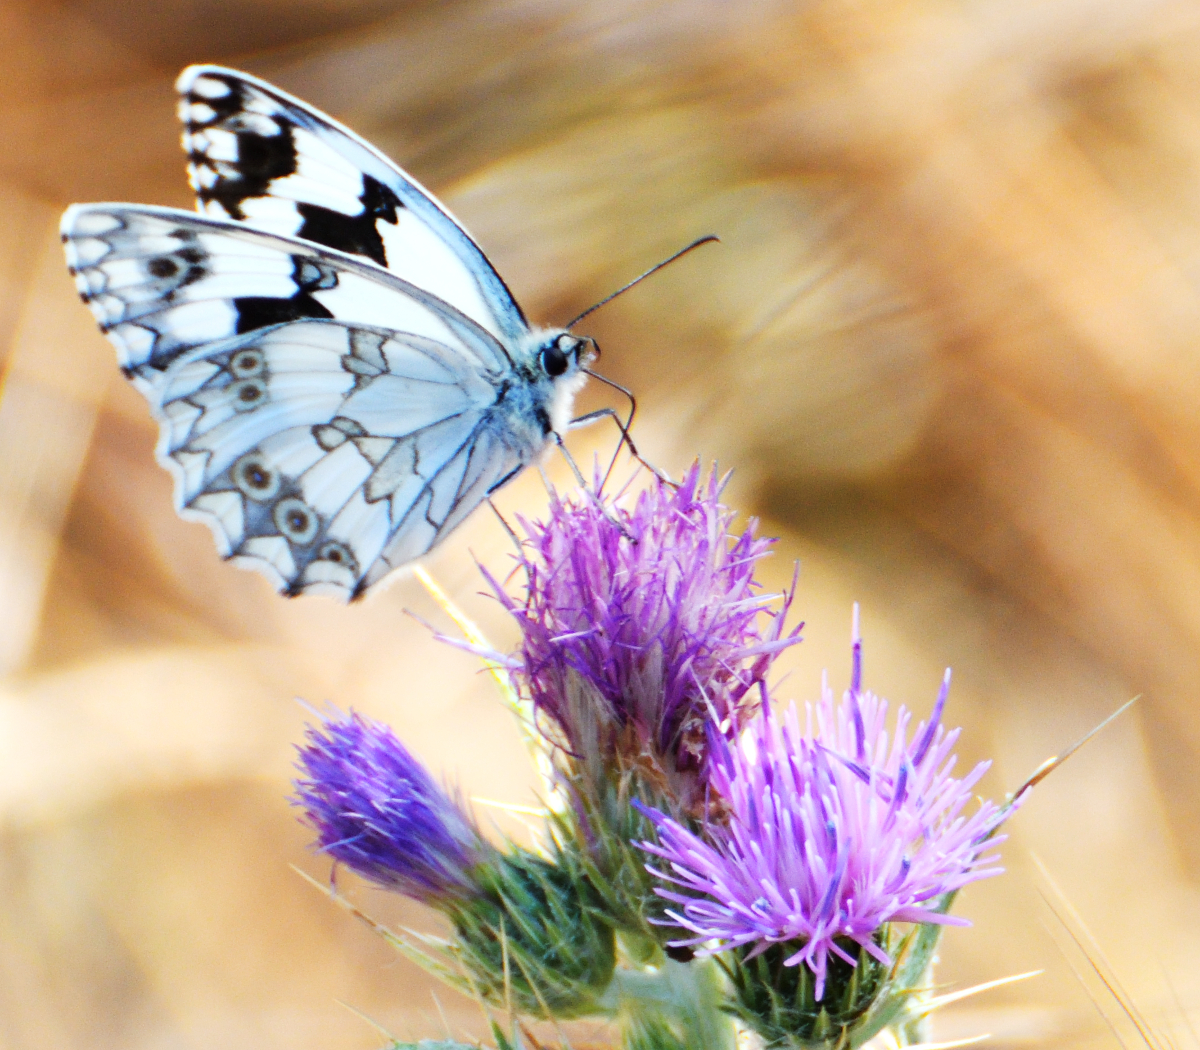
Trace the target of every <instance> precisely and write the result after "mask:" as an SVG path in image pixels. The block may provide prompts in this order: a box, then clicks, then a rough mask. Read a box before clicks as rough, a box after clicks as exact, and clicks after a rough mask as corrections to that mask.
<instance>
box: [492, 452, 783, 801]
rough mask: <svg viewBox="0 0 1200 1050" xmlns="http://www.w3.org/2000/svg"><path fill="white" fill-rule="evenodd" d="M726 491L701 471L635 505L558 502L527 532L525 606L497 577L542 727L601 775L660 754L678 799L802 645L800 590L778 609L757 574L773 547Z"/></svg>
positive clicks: (655, 487) (519, 672)
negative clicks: (741, 527)
mask: <svg viewBox="0 0 1200 1050" xmlns="http://www.w3.org/2000/svg"><path fill="white" fill-rule="evenodd" d="M722 487H723V482H721V481H719V480H718V479H717V477H716V476H715V474H714V475H711V476H709V477H708V478H705V477H702V475H701V472H700V467H699V464H696V465H694V466H693V467H692V468H691V470H690V471H689V472H688V473H687V475H686V477H685V478H684V479H683V481H682V483H681V484H680V485H679V486H678V487H677V488H673V487H671V486H669V485H668V484H666V483H664V482H662V481H659V480H657V479H656V480H655V481H654V482H653V483H652V484H651V485H650V487H649V488H648V489H646V490H645V491H643V492H642V493H641V494H640V495H639V496H638V498H637V500H636V502H635V503H634V505H633V507H632V509H626V508H625V507H622V506H620V505H619V504H617V503H615V502H609V501H605V500H602V499H601V498H597V497H595V496H591V495H590V494H589V495H588V496H582V497H578V498H576V499H571V498H568V497H564V496H561V495H554V496H553V497H552V499H551V504H550V510H549V515H548V517H547V519H546V520H545V522H537V523H532V524H529V523H523V524H524V528H525V531H526V536H527V538H526V540H525V542H524V544H523V550H522V556H521V564H522V567H523V568H524V570H525V577H526V581H527V582H526V591H525V596H524V601H518V600H515V599H513V598H511V597H510V596H508V595H507V594H505V592H504V591H503V589H502V588H501V587H500V586H499V584H497V583H496V581H495V580H491V582H492V586H493V589H494V590H495V592H496V594H497V597H498V598H499V599H500V601H501V602H502V603H503V604H504V605H505V607H506V608H507V609H508V610H509V611H510V612H511V613H512V614H513V615H514V616H515V618H516V619H517V622H518V623H519V625H520V628H521V632H522V644H521V649H520V651H519V652H518V653H517V654H516V656H515V658H514V660H513V661H512V664H511V666H512V667H513V668H514V676H515V677H517V678H518V680H520V681H521V682H523V683H524V684H525V685H526V687H527V689H528V691H529V694H530V696H531V699H532V701H533V703H534V705H535V709H536V710H537V712H538V715H539V717H540V719H541V720H542V724H543V725H545V722H546V720H547V719H548V720H549V722H550V723H551V726H550V730H551V732H552V734H553V735H554V736H555V737H556V738H557V740H558V742H559V743H560V744H561V745H562V747H563V748H564V749H565V750H566V751H567V752H568V753H569V754H571V755H573V756H575V757H576V758H577V759H580V760H582V761H584V762H590V763H592V764H593V765H595V766H597V767H599V766H600V765H602V764H605V763H607V764H608V766H609V767H610V768H611V766H612V764H613V763H612V761H611V760H612V759H613V758H614V757H615V758H616V759H618V762H617V765H620V764H621V761H620V760H622V759H626V760H628V759H631V758H632V759H633V760H634V761H640V760H644V759H646V758H649V759H650V760H651V761H652V762H653V763H655V764H656V765H657V766H658V768H659V770H660V772H661V773H662V774H663V776H665V777H666V779H667V780H668V781H671V780H674V781H675V782H676V783H675V784H674V785H672V787H671V788H670V790H671V792H672V793H680V792H683V793H686V784H687V782H688V781H689V780H690V781H692V782H695V781H697V780H699V779H702V776H703V767H704V764H705V752H706V749H707V741H708V734H707V731H706V729H705V726H706V725H707V724H708V723H709V722H710V721H712V720H715V721H716V723H718V724H724V725H726V726H736V725H738V724H740V723H741V722H742V721H743V720H745V718H746V717H747V716H748V714H749V712H750V711H751V710H752V709H753V707H754V705H755V704H756V703H757V697H756V696H755V695H754V694H753V693H752V690H753V689H754V687H755V686H758V685H760V684H761V683H762V682H763V681H764V679H765V676H766V674H767V672H768V670H769V668H770V665H771V663H772V661H773V660H774V659H775V657H776V656H777V655H778V653H779V652H780V651H781V650H783V649H785V648H787V647H788V646H789V645H792V644H794V643H795V642H797V641H799V628H796V629H794V630H793V631H792V632H791V633H789V634H786V635H785V633H784V619H785V617H786V614H787V611H788V607H789V605H790V603H791V593H790V592H789V593H788V594H785V595H784V596H783V599H782V602H781V603H779V605H778V607H776V606H775V598H776V597H777V596H774V595H768V594H764V593H763V592H762V590H761V588H760V586H759V585H758V583H757V582H756V581H755V578H754V572H755V568H756V565H757V563H758V561H759V560H760V559H761V558H762V557H764V556H765V555H766V554H767V553H768V551H769V549H770V547H771V541H770V540H766V539H761V538H759V537H757V536H756V535H755V534H754V523H753V522H751V523H750V526H749V527H748V528H747V529H746V531H744V532H742V533H741V534H740V535H739V534H735V533H734V532H733V531H732V520H733V517H734V514H733V512H732V511H730V510H729V509H728V508H726V507H725V506H723V505H722V504H721V502H720V496H721V489H722ZM489 579H491V578H490V577H489Z"/></svg>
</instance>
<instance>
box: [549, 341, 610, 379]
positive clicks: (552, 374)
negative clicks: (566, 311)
mask: <svg viewBox="0 0 1200 1050" xmlns="http://www.w3.org/2000/svg"><path fill="white" fill-rule="evenodd" d="M599 356H600V347H599V346H597V345H596V340H595V339H590V338H583V339H581V338H580V337H579V336H577V335H572V334H571V333H570V332H563V333H562V334H561V335H558V336H555V337H554V338H553V339H551V340H549V341H548V342H547V343H545V344H544V345H543V346H542V348H541V350H540V351H539V352H538V364H539V365H541V367H542V371H543V372H545V373H546V375H547V376H549V378H551V379H559V378H561V377H564V376H565V377H572V376H574V375H575V374H576V373H577V372H579V370H580V369H582V368H586V367H587V365H588V364H590V363H591V362H592V361H594V360H595V359H596V358H597V357H599Z"/></svg>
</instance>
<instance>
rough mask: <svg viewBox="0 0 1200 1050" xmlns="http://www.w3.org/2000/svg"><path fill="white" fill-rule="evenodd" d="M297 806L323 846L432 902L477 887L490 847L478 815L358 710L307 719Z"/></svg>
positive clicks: (365, 872) (378, 879)
mask: <svg viewBox="0 0 1200 1050" xmlns="http://www.w3.org/2000/svg"><path fill="white" fill-rule="evenodd" d="M297 750H298V751H299V757H298V760H297V767H298V769H299V771H300V774H301V775H300V776H299V777H298V778H297V779H296V781H295V788H296V794H295V796H294V797H293V798H292V803H293V804H294V805H297V806H299V807H301V808H302V809H303V810H304V819H305V822H306V823H307V824H308V825H309V826H310V827H312V829H313V830H314V831H315V832H316V835H317V839H316V847H317V848H318V849H319V850H321V851H322V852H324V853H327V854H329V855H330V856H331V857H333V859H334V860H336V861H338V862H340V863H342V864H345V865H346V866H347V867H349V868H352V869H353V870H354V871H356V872H358V874H360V875H362V876H364V877H365V878H368V879H370V880H371V881H372V882H375V883H377V884H379V885H381V886H385V887H387V888H389V889H395V890H399V891H400V892H401V893H404V894H407V895H408V896H410V897H414V898H416V899H417V900H420V901H425V902H427V903H445V902H449V901H453V900H466V899H470V898H472V897H473V896H475V895H476V894H477V892H478V891H477V888H476V881H475V879H474V878H473V876H472V869H474V868H475V867H476V866H477V865H478V864H479V863H480V862H481V861H482V860H483V859H484V857H485V856H486V852H487V847H486V846H485V844H484V842H483V840H482V839H481V838H480V835H479V833H478V831H477V830H476V828H475V826H474V824H473V823H472V821H471V820H470V818H469V817H468V816H467V815H466V814H465V813H464V812H463V811H462V810H461V809H460V808H459V807H458V806H457V805H456V804H455V803H454V802H453V801H452V800H451V799H450V797H449V796H448V795H447V794H446V792H445V791H444V790H443V789H442V788H441V787H440V786H439V785H438V784H437V782H436V781H435V780H434V779H433V777H432V776H430V774H429V771H428V770H427V769H425V767H424V766H422V765H421V763H420V762H418V761H417V759H416V758H414V757H413V756H412V754H410V753H409V751H408V749H407V748H405V746H404V745H403V744H402V743H400V741H399V740H398V739H397V738H396V735H395V734H394V733H393V732H392V731H391V729H389V728H388V727H387V726H386V725H384V724H383V723H382V722H376V721H373V720H371V719H369V718H364V717H363V716H362V715H360V714H356V713H354V712H351V713H350V714H348V715H342V714H341V713H340V712H334V713H332V714H330V715H327V716H323V718H322V721H321V723H320V725H317V726H312V725H310V726H308V727H307V729H306V733H305V743H304V744H303V745H301V746H299V747H298V748H297Z"/></svg>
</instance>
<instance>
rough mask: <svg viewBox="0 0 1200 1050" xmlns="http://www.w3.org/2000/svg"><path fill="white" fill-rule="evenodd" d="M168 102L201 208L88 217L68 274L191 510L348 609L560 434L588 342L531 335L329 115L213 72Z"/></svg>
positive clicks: (298, 587)
mask: <svg viewBox="0 0 1200 1050" xmlns="http://www.w3.org/2000/svg"><path fill="white" fill-rule="evenodd" d="M177 89H178V91H179V95H180V102H179V116H180V119H181V120H182V122H183V125H184V132H183V146H184V149H185V151H186V152H187V155H188V171H189V176H190V179H191V184H192V187H193V188H194V189H195V191H196V196H197V207H198V209H199V210H200V211H201V212H202V213H203V214H202V215H196V214H193V213H191V212H186V211H180V210H177V209H173V208H156V207H150V206H146V205H136V204H77V205H73V206H72V207H71V208H69V209H67V211H66V213H65V214H64V215H63V219H62V239H63V242H64V244H65V247H66V253H67V262H68V265H69V267H70V270H71V273H72V274H73V275H74V278H75V283H76V285H77V287H78V288H79V292H80V295H81V296H82V298H83V301H84V302H85V303H86V304H87V305H88V306H89V307H90V308H91V310H92V313H93V314H95V316H96V318H97V320H98V321H99V322H100V328H101V330H102V331H103V332H104V333H105V334H106V335H107V336H108V338H109V339H110V340H112V342H113V343H114V344H115V346H116V348H117V353H118V356H119V358H120V362H121V365H122V367H123V369H124V372H125V374H126V375H127V376H128V377H129V378H130V379H131V380H132V381H133V382H134V383H135V384H136V385H137V387H138V389H139V390H141V392H142V393H143V394H144V395H145V396H146V399H147V400H148V401H149V402H150V406H151V409H152V411H153V412H154V414H155V416H156V418H157V419H158V421H159V423H160V426H161V437H160V441H159V445H158V457H159V460H160V461H161V462H162V463H163V464H164V465H165V466H167V467H168V468H169V469H170V470H171V471H172V473H173V474H174V476H175V482H176V486H175V499H176V506H177V508H178V510H179V512H180V514H182V515H183V516H184V517H185V518H193V519H197V520H200V521H203V522H205V523H206V524H207V525H209V526H210V527H211V529H212V531H213V535H214V536H215V537H216V541H217V546H218V548H219V549H220V551H221V553H222V554H223V555H224V556H225V557H227V558H232V559H235V560H236V561H238V562H240V563H242V564H245V565H247V566H249V567H252V568H255V569H258V570H259V571H261V572H263V573H265V574H266V575H267V576H268V577H270V578H271V579H272V580H273V582H274V583H275V585H276V586H277V587H278V588H279V589H280V590H281V591H282V592H283V593H285V594H288V595H297V594H302V593H312V592H325V593H334V594H337V595H341V596H343V597H346V598H356V597H358V596H359V595H361V594H362V593H364V592H365V591H366V589H367V588H369V587H371V586H372V585H373V584H375V583H377V582H378V581H379V580H381V579H382V578H383V577H384V576H386V575H387V574H388V573H389V572H391V571H392V570H393V569H395V568H397V567H399V566H401V565H403V564H405V563H406V562H409V561H411V560H413V559H414V558H417V557H419V556H420V555H422V554H424V553H425V552H426V551H428V550H429V549H430V548H431V547H433V546H434V544H436V543H438V542H440V541H441V540H442V539H443V538H444V537H445V536H446V534H447V533H449V532H450V531H451V530H452V529H453V528H454V527H455V526H456V525H458V524H459V523H460V522H461V521H462V520H463V519H464V518H465V517H466V516H467V515H468V514H469V513H470V512H471V511H472V510H473V509H474V508H475V507H476V506H478V505H479V503H480V502H481V501H483V500H484V499H485V498H486V497H487V496H488V494H489V493H492V492H494V491H495V490H496V489H497V488H499V487H500V486H501V485H503V484H504V483H505V482H506V481H508V480H509V479H510V478H512V477H513V476H514V475H516V474H517V473H518V472H519V471H520V470H521V469H522V468H523V467H524V466H526V465H527V464H528V463H530V462H531V461H533V460H535V459H536V458H537V457H538V456H539V455H540V454H541V453H542V451H543V450H544V449H545V448H546V447H547V445H548V444H550V443H551V442H555V441H559V440H560V439H561V436H562V435H563V434H564V433H565V432H566V429H567V426H568V424H569V422H570V418H571V406H572V402H573V400H574V396H575V394H576V392H577V391H578V389H579V388H580V386H582V384H583V383H584V382H585V381H586V375H585V374H584V371H583V370H584V368H585V367H586V365H587V364H588V363H589V361H590V360H591V359H592V357H593V356H594V354H595V352H596V351H595V344H594V342H592V341H591V340H589V339H580V338H577V337H576V336H573V335H571V334H570V333H569V332H568V331H567V330H566V329H561V328H560V329H549V330H546V329H535V328H532V327H531V326H530V325H529V322H528V321H526V319H525V315H524V314H523V313H522V311H521V308H520V307H519V306H518V305H517V303H516V301H515V300H514V299H513V297H512V294H511V293H510V292H509V290H508V288H507V287H506V286H505V284H504V281H503V280H501V278H500V276H499V275H498V274H497V273H496V271H495V270H494V269H493V268H492V265H491V263H490V262H488V259H487V257H486V256H485V255H484V254H483V252H482V251H481V250H480V249H479V247H478V245H476V244H475V242H474V241H473V240H472V239H471V238H470V236H468V234H467V233H466V231H465V230H463V228H462V227H461V226H460V225H459V224H458V222H457V221H456V220H455V219H454V218H453V217H452V216H451V215H450V214H449V212H447V211H446V209H445V208H444V207H442V205H441V204H439V203H438V202H437V201H436V200H435V199H434V198H433V197H432V196H431V195H430V194H429V193H427V192H426V191H425V190H424V189H422V188H421V186H419V185H418V184H417V183H416V182H415V181H413V180H412V179H411V178H410V177H409V176H408V175H406V174H405V173H404V172H403V171H401V170H400V169H399V168H398V167H396V166H395V165H394V164H393V163H392V162H391V161H389V160H388V159H387V158H386V157H385V156H384V155H383V154H382V153H380V152H379V151H378V150H376V149H375V148H374V147H372V146H371V145H369V144H368V143H367V142H365V141H364V140H363V139H361V138H359V137H358V136H357V135H355V134H354V133H353V132H351V131H349V130H348V129H347V128H344V127H342V126H341V125H340V124H338V123H337V122H336V121H334V120H332V119H331V118H329V117H327V116H325V115H324V114H323V113H320V112H319V111H317V110H315V109H313V108H312V107H311V106H308V105H306V104H305V103H303V102H301V101H299V100H298V99H295V98H292V97H291V96H289V95H287V94H285V93H284V92H282V91H280V90H279V89H278V88H275V87H273V86H272V85H270V84H267V83H265V82H263V81H261V80H258V79H256V78H254V77H251V76H248V75H246V74H245V73H238V72H235V71H233V70H230V69H223V68H221V67H219V66H191V67H189V68H188V69H185V70H184V71H183V73H182V75H181V76H180V77H179V81H178V83H177Z"/></svg>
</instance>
